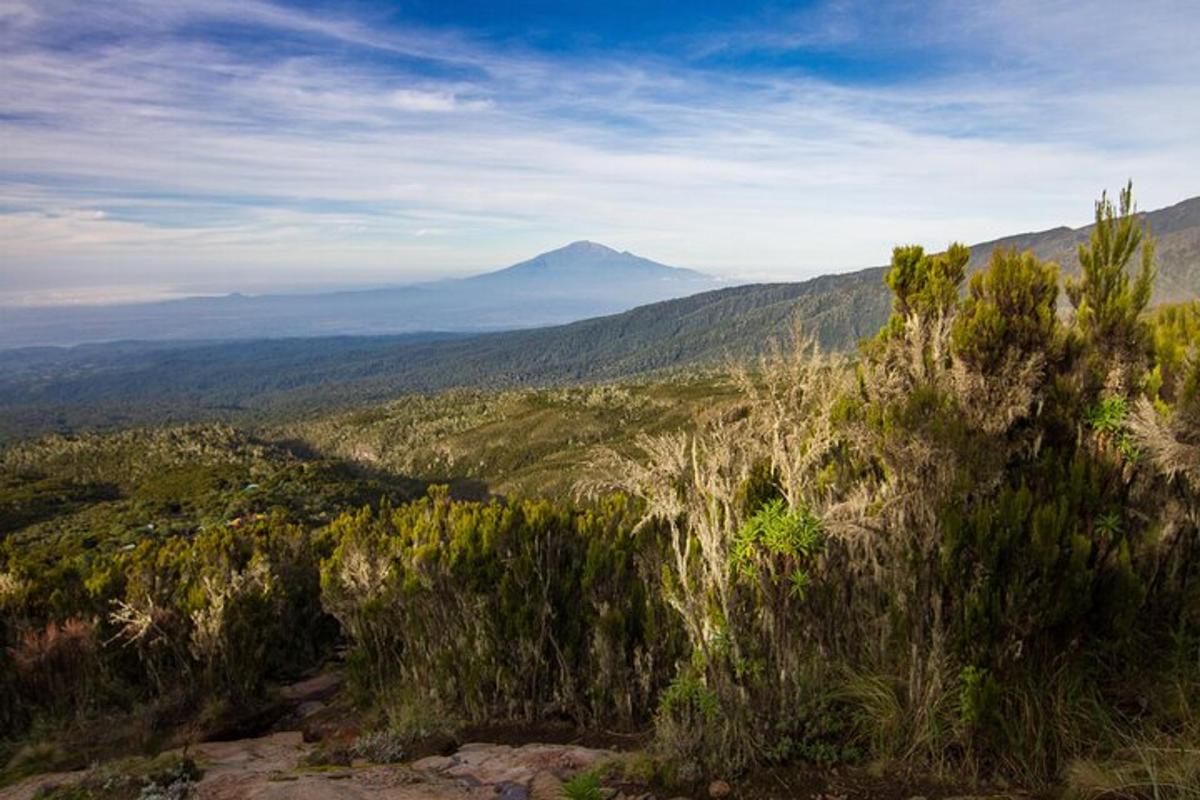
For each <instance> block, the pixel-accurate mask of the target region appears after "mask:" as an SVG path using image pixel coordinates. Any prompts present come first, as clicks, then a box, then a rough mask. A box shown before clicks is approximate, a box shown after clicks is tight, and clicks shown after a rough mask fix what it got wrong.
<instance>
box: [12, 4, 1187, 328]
mask: <svg viewBox="0 0 1200 800" xmlns="http://www.w3.org/2000/svg"><path fill="white" fill-rule="evenodd" d="M1198 35H1200V3H1197V2H1194V0H1177V1H1176V2H1170V1H1168V0H1142V1H1141V2H1137V3H1130V2H1128V0H1120V2H1107V0H1105V1H1101V0H1079V1H1076V2H1056V1H1055V0H958V1H957V2H956V1H954V0H925V1H924V2H892V3H888V2H855V1H854V0H826V1H820V2H800V3H763V2H754V0H745V1H744V2H728V3H721V2H712V1H711V0H690V1H689V2H679V3H675V2H655V1H654V0H640V2H628V1H627V0H609V1H608V2H597V3H588V2H582V1H580V2H550V1H549V0H547V1H546V2H528V3H524V2H516V1H515V0H512V1H510V2H504V0H488V1H486V2H467V1H464V2H454V0H413V2H392V3H385V2H336V3H315V2H283V1H282V0H277V1H272V0H170V2H163V1H162V0H106V1H105V2H98V0H87V2H76V0H0V304H3V303H7V304H13V303H17V304H29V303H58V302H108V301H123V300H132V299H150V298H157V297H166V296H175V295H179V294H192V293H224V292H229V291H244V292H263V291H310V290H317V289H321V288H326V287H327V288H333V287H339V288H341V287H348V286H372V285H381V284H397V283H405V282H410V281H419V280H427V279H433V278H441V277H452V276H458V275H465V274H470V273H475V272H480V271H484V270H489V269H495V268H499V267H503V266H506V265H508V264H511V263H514V262H517V261H520V260H523V259H525V258H529V257H531V256H533V255H535V254H537V253H539V252H543V251H545V250H549V249H553V248H555V247H558V246H561V245H564V244H566V243H568V242H571V241H574V240H579V239H590V240H594V241H599V242H603V243H605V244H608V245H610V246H612V247H615V248H617V249H620V250H630V251H632V252H635V253H638V254H639V255H643V256H646V257H648V258H653V259H655V260H657V261H661V262H664V263H668V264H672V265H677V266H687V267H692V268H696V269H701V270H704V271H707V272H711V273H713V274H717V275H723V276H727V277H730V278H733V279H738V280H798V279H803V278H806V277H811V276H814V275H818V274H822V273H827V272H833V271H841V270H846V269H852V268H859V267H865V266H873V265H878V264H881V263H886V261H887V259H888V256H889V254H890V251H891V248H892V247H893V246H894V245H896V244H899V243H907V242H917V243H923V244H926V245H927V246H931V247H939V248H940V247H942V246H944V245H945V244H946V243H947V242H949V241H951V240H961V241H966V242H974V241H984V240H987V239H990V238H995V237H997V236H1002V235H1006V234H1011V233H1016V232H1021V231H1027V230H1037V229H1044V228H1049V227H1053V226H1056V225H1060V224H1069V225H1080V224H1084V223H1086V222H1087V221H1088V219H1089V217H1090V214H1091V208H1092V203H1093V202H1094V200H1095V198H1096V197H1097V196H1098V195H1099V193H1100V191H1101V190H1102V189H1105V188H1108V189H1110V190H1112V189H1115V188H1117V187H1118V186H1120V185H1122V184H1123V183H1124V182H1125V181H1126V180H1128V179H1132V180H1133V181H1134V188H1135V195H1136V197H1137V198H1138V201H1139V205H1140V207H1142V208H1144V209H1153V208H1158V207H1161V206H1165V205H1170V204H1172V203H1175V202H1178V201H1180V200H1183V199H1185V198H1187V197H1191V196H1195V195H1197V194H1200V47H1197V46H1196V44H1195V41H1196V38H1197V36H1198Z"/></svg>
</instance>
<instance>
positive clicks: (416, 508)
mask: <svg viewBox="0 0 1200 800" xmlns="http://www.w3.org/2000/svg"><path fill="white" fill-rule="evenodd" d="M634 521H635V520H634V516H633V512H632V511H631V510H630V508H629V507H628V505H627V503H626V502H625V501H623V500H620V499H615V498H614V499H610V500H607V501H604V502H601V503H599V504H597V505H596V506H595V507H593V508H590V509H582V510H570V509H566V508H563V507H561V506H555V505H553V504H551V503H548V502H545V501H491V502H487V503H480V502H469V501H456V500H452V499H451V498H450V497H449V496H448V494H447V493H446V491H445V490H444V489H435V490H432V491H431V493H430V495H429V497H427V498H425V499H423V500H420V501H416V502H414V503H411V504H407V505H404V506H401V507H396V508H390V507H384V508H382V509H380V510H379V511H378V512H374V511H371V510H367V509H364V510H363V511H361V512H358V513H356V514H348V515H345V516H343V517H342V518H340V519H338V520H336V521H335V522H334V523H333V525H332V527H331V535H332V536H333V537H334V538H335V539H336V541H337V542H338V544H337V547H336V548H335V549H334V551H333V553H332V555H331V557H330V558H329V559H328V560H327V561H326V562H325V563H324V565H323V570H322V586H323V601H324V603H325V607H326V609H327V610H328V611H329V613H330V614H332V615H333V616H334V617H335V618H336V619H337V620H338V621H339V622H340V623H341V625H342V627H343V629H344V630H345V631H346V632H347V633H348V634H349V635H350V637H351V639H352V641H353V643H354V646H355V653H354V655H353V657H352V663H353V666H354V675H355V678H356V681H357V682H358V684H359V687H360V690H363V691H364V694H365V695H366V696H367V697H368V698H372V699H376V700H379V699H381V698H391V699H392V700H393V701H403V702H405V703H415V704H421V705H425V706H427V707H432V708H438V709H441V710H442V711H443V712H444V713H445V714H446V715H448V716H451V715H452V716H455V717H457V718H460V719H463V720H466V721H476V722H478V721H484V720H490V719H496V718H499V719H513V720H529V719H538V718H542V717H544V716H546V715H550V714H555V713H557V714H564V715H567V716H569V717H571V718H573V719H576V720H577V721H579V722H581V723H585V722H601V721H604V722H610V723H616V724H621V723H624V724H630V723H632V722H634V721H636V720H637V719H639V718H640V717H641V715H643V714H644V713H645V709H647V708H649V707H650V706H651V704H652V702H653V698H654V697H655V696H656V695H657V692H658V690H659V689H660V688H661V685H662V683H663V681H664V678H665V676H666V675H667V674H668V670H669V669H670V668H671V665H672V664H673V653H674V647H675V644H674V643H675V641H676V638H677V637H676V635H675V632H674V628H673V626H672V622H673V620H672V619H671V618H670V617H669V616H668V615H667V614H666V612H665V609H664V608H663V607H662V605H661V602H660V601H659V600H658V599H657V598H656V597H655V596H654V595H652V594H650V593H649V592H647V590H646V586H647V584H646V581H645V578H644V574H643V569H644V568H645V562H643V561H642V560H641V559H642V557H643V556H644V555H645V554H648V553H652V552H653V551H654V549H655V545H654V543H653V537H654V536H655V531H653V530H651V529H647V530H642V531H639V532H635V531H634V530H633V523H634ZM396 686H399V687H407V690H406V691H405V692H402V693H396V692H394V691H392V687H396Z"/></svg>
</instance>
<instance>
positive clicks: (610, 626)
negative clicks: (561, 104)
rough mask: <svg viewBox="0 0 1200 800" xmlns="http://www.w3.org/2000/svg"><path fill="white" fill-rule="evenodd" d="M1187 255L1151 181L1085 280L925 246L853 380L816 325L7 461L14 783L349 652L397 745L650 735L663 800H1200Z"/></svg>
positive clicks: (1, 668) (360, 693)
mask: <svg viewBox="0 0 1200 800" xmlns="http://www.w3.org/2000/svg"><path fill="white" fill-rule="evenodd" d="M1154 243H1155V242H1154V238H1153V236H1152V235H1151V234H1150V233H1148V232H1147V231H1146V229H1145V228H1144V221H1143V219H1142V218H1141V217H1140V216H1139V215H1137V214H1136V213H1135V209H1134V207H1133V203H1132V196H1131V191H1130V190H1129V189H1126V190H1125V191H1123V192H1122V193H1121V194H1120V195H1119V197H1117V198H1115V199H1114V200H1110V199H1109V198H1107V197H1105V198H1103V199H1102V200H1101V201H1100V202H1099V203H1098V204H1097V206H1096V224H1095V226H1094V227H1093V228H1092V229H1091V230H1090V231H1089V235H1088V237H1087V239H1086V241H1084V242H1082V243H1080V244H1079V246H1078V249H1077V250H1076V252H1075V253H1074V254H1073V258H1074V260H1075V262H1074V263H1073V264H1072V265H1071V268H1070V269H1061V268H1060V266H1059V265H1057V264H1054V263H1051V262H1048V261H1046V260H1044V259H1043V258H1041V257H1039V256H1038V255H1036V254H1035V253H1033V252H1029V251H1018V250H1016V249H1008V248H1002V247H998V248H994V249H992V250H991V252H990V253H989V254H988V257H987V262H986V264H985V265H983V266H982V268H980V269H977V270H972V269H971V264H972V261H971V259H972V254H971V252H970V250H969V249H968V248H966V247H965V246H962V245H957V244H954V245H951V246H949V247H948V248H947V249H946V250H945V251H944V252H939V253H928V252H926V251H925V250H924V249H922V248H921V247H917V246H903V247H897V248H896V250H895V252H894V254H893V259H892V263H891V266H890V267H889V268H888V269H887V270H886V271H884V272H881V273H878V274H877V275H876V276H875V277H876V278H877V279H878V280H879V281H880V283H881V285H882V286H884V287H885V291H886V293H887V296H888V297H889V300H890V313H889V314H887V315H886V317H885V319H882V320H880V323H881V327H880V328H879V329H878V331H877V332H875V333H873V334H872V335H866V334H864V336H863V341H862V342H861V344H859V345H858V346H857V348H855V349H854V350H852V351H849V352H845V351H832V352H831V351H830V349H829V348H822V347H820V346H819V341H818V342H814V338H815V339H817V340H820V339H821V336H820V335H819V333H814V332H813V331H811V330H807V329H805V328H803V327H801V328H800V329H799V330H798V331H797V332H796V333H795V337H794V338H793V339H790V340H785V341H776V342H775V343H774V344H772V343H771V341H770V340H766V341H763V342H760V343H759V344H758V345H757V346H756V348H755V350H754V352H755V353H757V354H758V355H759V358H758V359H757V360H756V361H753V362H749V363H746V364H745V365H744V366H743V367H732V368H730V369H729V370H728V371H719V372H717V371H714V372H711V373H707V374H704V375H696V376H691V377H689V378H686V379H685V378H677V379H676V380H675V381H674V382H666V383H662V384H656V383H654V382H644V383H641V384H626V385H610V386H595V387H585V388H575V389H561V390H542V391H540V392H535V391H525V392H519V391H518V392H512V393H507V394H505V393H498V394H488V393H458V394H454V395H446V396H441V397H433V398H426V397H422V398H415V399H413V400H412V401H410V402H411V405H406V401H404V400H400V401H397V402H396V404H393V405H391V406H380V407H375V408H369V409H361V408H360V409H358V410H356V411H345V412H341V413H340V414H339V415H335V416H329V417H313V418H303V419H297V420H294V421H293V422H292V423H290V424H284V425H282V426H281V425H279V424H278V423H271V424H268V425H264V426H262V427H260V428H258V429H256V431H255V432H254V433H253V434H251V433H246V432H244V431H239V430H237V429H235V428H233V427H229V426H224V425H203V426H193V427H187V428H154V429H140V430H132V431H124V432H120V433H110V434H86V435H83V436H69V437H63V436H52V437H48V438H44V439H41V440H37V441H29V442H21V443H16V444H12V445H10V446H9V447H8V448H7V449H6V450H5V451H4V453H3V462H2V464H0V466H2V468H3V470H2V475H3V483H2V484H0V491H2V494H0V498H2V500H3V504H2V506H0V511H2V513H3V516H0V531H3V536H4V538H3V541H2V542H0V605H2V606H3V609H4V614H3V616H2V617H0V619H2V620H3V621H2V623H0V626H2V627H0V636H2V637H3V644H4V647H3V650H2V651H0V728H2V729H3V730H5V731H7V732H8V734H7V736H6V737H5V738H4V740H3V745H0V748H2V749H0V756H3V757H4V759H5V760H6V761H7V766H6V767H5V769H6V774H7V775H9V776H12V775H16V774H20V773H22V772H26V771H30V770H33V769H36V768H40V767H44V766H45V765H46V764H61V763H63V762H68V761H70V759H71V758H72V757H74V758H79V757H81V756H80V753H79V752H78V750H77V749H72V746H71V745H70V743H71V742H73V741H78V737H79V736H80V731H88V730H92V731H94V730H95V725H96V724H98V721H101V722H100V723H99V724H104V725H108V726H109V727H110V728H111V729H112V730H119V731H122V732H123V733H122V735H124V736H126V737H127V742H126V744H127V745H128V746H130V747H134V746H136V747H146V746H147V742H151V741H153V740H154V739H155V737H156V736H162V731H163V730H165V729H167V728H169V727H170V726H171V725H177V724H179V723H180V722H181V721H188V723H189V724H192V725H194V726H196V729H203V728H204V726H205V725H209V726H219V725H220V724H224V721H226V720H227V719H228V717H229V716H230V715H232V714H234V713H235V710H236V709H245V708H247V707H250V706H253V705H254V704H256V703H258V702H260V701H261V699H262V698H264V697H267V696H269V694H270V687H271V686H272V685H274V684H275V683H277V682H278V681H280V680H282V679H284V678H286V677H287V676H289V675H293V674H296V673H297V672H299V671H301V670H303V669H304V668H305V667H306V666H310V665H313V664H317V663H320V662H321V661H322V660H323V659H324V658H326V657H327V656H328V655H329V654H330V653H331V651H333V650H334V649H335V648H336V647H338V646H339V645H340V646H343V647H345V648H347V649H348V656H347V662H346V663H347V670H348V672H349V678H350V686H351V690H352V692H353V695H354V697H355V699H356V702H357V703H358V704H359V706H360V707H361V708H363V709H367V710H368V713H369V716H368V719H369V722H370V726H371V728H372V731H373V735H377V736H380V737H384V738H386V739H388V740H389V741H394V742H396V743H398V746H400V747H407V746H410V745H411V744H412V743H413V742H415V741H418V740H420V739H421V738H422V737H428V736H429V735H431V733H445V734H446V735H452V734H453V731H455V730H457V729H460V728H462V727H463V726H466V725H469V724H472V723H479V722H484V721H492V720H498V719H504V720H516V721H523V722H535V721H538V720H545V719H550V718H565V719H569V720H570V721H571V722H572V723H573V724H575V725H577V726H579V727H581V728H585V729H586V728H593V729H594V728H604V729H613V730H619V731H649V732H650V745H649V752H650V753H651V754H652V758H653V765H652V772H653V773H654V775H655V780H659V781H663V782H664V783H665V785H670V786H680V785H684V786H686V785H692V784H693V782H696V781H707V780H708V779H710V778H712V777H716V776H727V777H728V776H738V775H745V774H747V773H749V772H752V771H754V770H756V769H760V768H762V767H764V766H766V765H771V764H781V763H788V764H791V763H805V764H814V765H820V766H824V767H832V766H837V765H843V764H865V763H882V764H891V765H896V764H899V765H904V767H905V768H906V769H917V770H923V771H927V772H929V773H932V774H937V775H943V776H946V775H953V776H957V779H959V780H967V781H973V780H980V781H985V780H996V779H1003V780H1004V781H1007V782H1010V783H1015V784H1017V785H1019V786H1023V787H1028V788H1032V789H1047V787H1054V789H1055V790H1064V791H1067V792H1070V793H1071V794H1072V795H1073V796H1076V797H1096V798H1098V797H1137V798H1142V797H1145V798H1166V797H1179V798H1183V797H1195V796H1196V791H1197V789H1196V787H1197V786H1200V713H1198V709H1200V553H1198V547H1200V302H1190V303H1181V304H1175V305H1158V306H1154V305H1152V297H1153V294H1154V282H1155V273H1156V264H1157V262H1156V255H1155V247H1154ZM1063 273H1067V274H1066V277H1064V276H1063ZM860 277H861V278H862V279H863V280H865V279H866V278H868V277H870V276H869V275H866V274H864V276H860ZM731 291H735V292H736V291H737V290H731ZM745 291H747V292H749V291H760V290H756V289H753V288H751V289H747V290H745ZM702 297H703V296H702ZM731 297H736V295H731ZM692 300H693V302H695V303H697V304H698V305H697V307H698V308H703V307H705V305H704V304H705V303H706V301H705V300H703V299H692ZM677 302H686V301H677ZM1064 306H1065V307H1066V309H1067V310H1066V312H1065V313H1062V308H1063V307H1064ZM646 313H652V312H649V311H648V312H646ZM708 319H711V317H708ZM781 321H782V320H781ZM664 324H669V323H664ZM731 324H732V323H731ZM580 325H584V324H583V323H580ZM718 328H719V326H718ZM580 330H583V331H586V330H587V328H586V326H585V327H583V328H581V329H580ZM513 335H514V336H517V335H518V334H513ZM519 335H529V336H533V335H535V334H532V333H531V334H519ZM714 335H717V334H716V333H714ZM720 335H721V336H725V334H720ZM417 346H429V347H454V346H458V342H449V343H433V344H428V345H417ZM535 363H536V360H535ZM530 369H536V367H530ZM596 377H604V375H597V376H596ZM489 431H490V432H491V434H492V435H498V434H499V432H500V431H503V432H504V435H505V436H508V437H511V438H510V439H509V440H508V442H507V444H505V445H503V446H502V447H498V448H495V449H493V450H490V451H489V450H488V449H487V447H486V446H485V441H484V440H485V439H486V437H487V435H488V432H489ZM473 432H474V433H473ZM473 437H474V438H473ZM530 443H536V445H534V446H530V447H529V448H526V447H525V445H527V444H530ZM553 472H557V473H558V474H557V475H556V476H555V478H556V479H551V478H550V477H548V475H549V474H550V473H553ZM506 473H512V474H519V476H520V477H519V479H515V480H513V482H511V483H509V484H507V485H505V486H503V489H504V492H503V494H496V493H494V492H490V491H488V490H489V489H494V488H495V487H496V486H497V484H499V483H500V482H502V481H503V480H504V475H505V474H506ZM445 484H450V485H445ZM537 494H540V495H541V496H533V495H537ZM129 708H135V709H138V711H137V712H135V713H132V714H131V713H130V712H128V711H127V709H129ZM121 709H126V710H125V711H122V710H121ZM113 720H120V722H119V724H118V723H114V722H113ZM89 726H91V727H89ZM72 737H75V738H72Z"/></svg>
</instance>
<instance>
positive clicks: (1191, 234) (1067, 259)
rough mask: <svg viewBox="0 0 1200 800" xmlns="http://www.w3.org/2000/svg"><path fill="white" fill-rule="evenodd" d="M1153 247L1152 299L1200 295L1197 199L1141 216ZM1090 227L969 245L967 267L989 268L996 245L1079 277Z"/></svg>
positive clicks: (1199, 203)
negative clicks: (1154, 276)
mask: <svg viewBox="0 0 1200 800" xmlns="http://www.w3.org/2000/svg"><path fill="white" fill-rule="evenodd" d="M1143 217H1144V219H1145V220H1146V223H1147V224H1148V225H1149V226H1150V233H1151V234H1152V235H1153V237H1154V239H1155V241H1156V243H1157V250H1156V254H1157V258H1158V278H1157V280H1156V282H1155V288H1154V301H1155V302H1157V303H1174V302H1179V301H1183V300H1195V299H1196V298H1198V297H1200V197H1193V198H1191V199H1188V200H1184V201H1183V202H1181V203H1176V204H1175V205H1173V206H1168V207H1167V208H1161V209H1159V210H1157V211H1151V212H1149V213H1147V214H1144V215H1143ZM1092 227H1093V226H1092V225H1087V226H1084V227H1082V228H1067V227H1058V228H1051V229H1050V230H1045V231H1037V232H1034V233H1021V234H1017V235H1015V236H1007V237H1005V238H1003V239H996V240H994V241H991V242H983V243H982V244H977V245H974V246H972V247H971V264H970V268H971V269H978V268H980V267H982V266H984V265H985V264H987V261H988V259H989V258H990V257H991V254H992V251H993V250H994V249H995V248H997V247H1008V248H1015V249H1017V250H1020V251H1024V250H1033V251H1034V252H1035V253H1037V254H1038V256H1039V257H1041V258H1044V259H1048V260H1050V261H1054V262H1056V263H1057V264H1058V265H1059V266H1060V267H1061V268H1062V271H1063V274H1065V275H1077V274H1078V273H1079V259H1078V256H1077V250H1078V247H1079V245H1080V244H1086V243H1087V241H1088V237H1089V236H1091V232H1092Z"/></svg>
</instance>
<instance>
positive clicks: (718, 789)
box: [708, 781, 733, 800]
mask: <svg viewBox="0 0 1200 800" xmlns="http://www.w3.org/2000/svg"><path fill="white" fill-rule="evenodd" d="M732 791H733V789H732V788H730V786H729V784H728V783H726V782H725V781H713V782H712V783H710V784H709V785H708V796H709V797H711V798H713V800H721V798H722V797H729V794H730V793H731V792H732Z"/></svg>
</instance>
